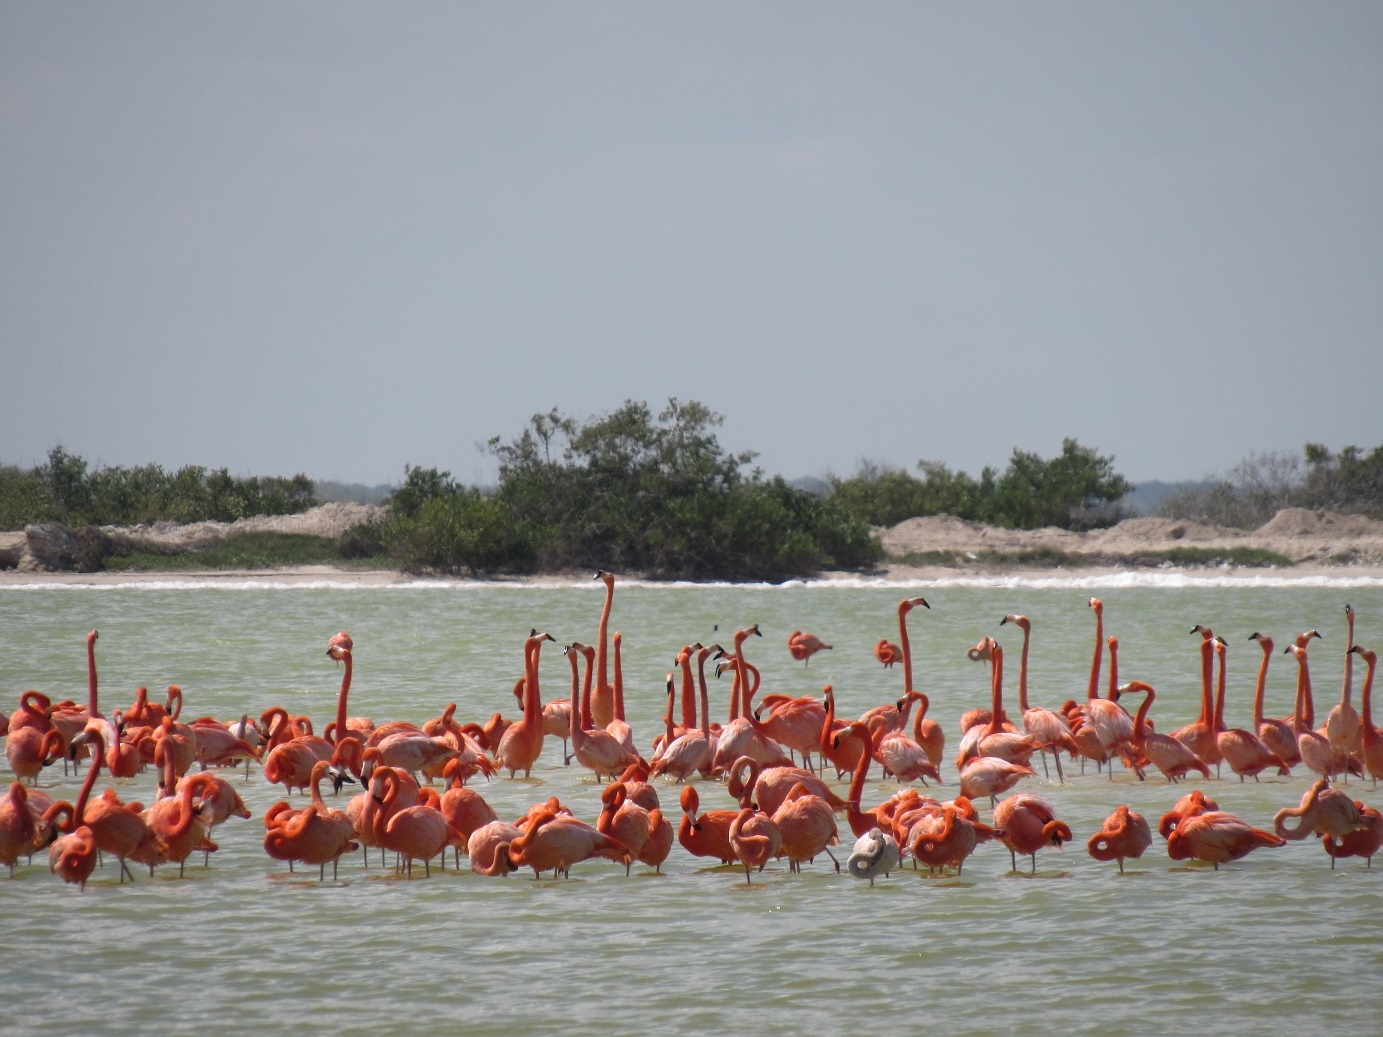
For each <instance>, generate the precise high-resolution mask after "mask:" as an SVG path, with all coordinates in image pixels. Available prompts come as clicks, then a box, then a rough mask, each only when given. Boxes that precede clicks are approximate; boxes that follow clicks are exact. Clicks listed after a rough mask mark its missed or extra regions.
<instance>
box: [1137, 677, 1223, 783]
mask: <svg viewBox="0 0 1383 1037" xmlns="http://www.w3.org/2000/svg"><path fill="white" fill-rule="evenodd" d="M1140 691H1141V692H1143V693H1145V694H1146V695H1147V698H1145V699H1144V700H1143V704H1142V705H1141V706H1139V707H1138V716H1137V717H1136V718H1135V719H1134V721H1133V745H1134V747H1135V748H1136V749H1137V750H1138V751H1139V752H1140V753H1141V754H1142V755H1143V756H1145V757H1147V759H1148V760H1149V761H1150V762H1151V763H1152V765H1153V766H1154V767H1156V768H1157V769H1158V770H1160V771H1161V772H1162V775H1163V777H1165V778H1166V779H1167V783H1168V784H1171V783H1172V782H1175V781H1180V780H1181V779H1182V778H1184V777H1186V772H1187V771H1189V770H1198V771H1200V772H1201V773H1202V774H1203V775H1205V777H1206V778H1209V777H1210V767H1209V766H1208V765H1207V764H1206V762H1205V761H1204V760H1203V759H1201V758H1200V757H1199V756H1197V755H1196V754H1195V753H1194V752H1193V751H1192V750H1191V748H1190V747H1189V746H1187V744H1186V743H1185V742H1182V741H1178V740H1177V739H1176V738H1173V737H1172V736H1171V735H1164V734H1160V733H1158V732H1156V731H1149V730H1148V724H1147V719H1148V710H1149V709H1151V708H1152V704H1153V700H1154V699H1156V698H1157V692H1155V691H1153V689H1152V686H1151V685H1149V684H1145V683H1143V682H1142V681H1129V682H1128V684H1126V685H1124V688H1123V691H1122V694H1129V693H1136V692H1140ZM1116 694H1121V693H1120V692H1116Z"/></svg>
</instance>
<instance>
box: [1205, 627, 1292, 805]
mask: <svg viewBox="0 0 1383 1037" xmlns="http://www.w3.org/2000/svg"><path fill="white" fill-rule="evenodd" d="M1227 648H1228V646H1227V645H1226V644H1225V642H1224V641H1223V640H1222V639H1220V638H1218V637H1217V638H1215V655H1216V656H1217V657H1218V659H1219V679H1218V681H1217V685H1216V691H1215V719H1214V721H1213V724H1214V728H1215V743H1216V745H1217V746H1218V747H1219V750H1220V755H1221V756H1222V757H1224V760H1225V762H1226V763H1228V764H1229V769H1230V770H1232V771H1233V772H1234V773H1235V774H1237V775H1239V781H1240V782H1242V781H1243V780H1244V776H1245V775H1250V776H1252V778H1253V780H1254V781H1257V780H1258V775H1259V774H1260V773H1261V772H1262V771H1265V770H1267V769H1268V768H1269V767H1276V768H1277V771H1278V773H1279V774H1290V773H1291V768H1290V767H1288V766H1287V762H1286V761H1285V760H1283V759H1282V757H1280V756H1278V755H1277V754H1276V753H1275V752H1273V751H1272V750H1271V749H1269V748H1268V747H1267V746H1266V745H1264V744H1263V742H1262V741H1261V740H1260V739H1259V737H1258V736H1257V735H1255V734H1254V733H1253V732H1252V731H1246V730H1244V729H1243V728H1226V727H1225V652H1226V649H1227Z"/></svg>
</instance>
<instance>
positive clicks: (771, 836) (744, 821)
mask: <svg viewBox="0 0 1383 1037" xmlns="http://www.w3.org/2000/svg"><path fill="white" fill-rule="evenodd" d="M782 838H783V837H782V833H780V832H779V831H778V826H777V825H775V824H774V823H773V819H772V818H770V817H769V816H768V815H767V814H764V813H761V812H756V811H755V810H754V808H753V807H747V806H741V807H740V811H739V813H738V814H736V815H735V820H734V821H733V822H731V824H730V846H731V848H733V849H734V851H735V857H736V858H738V860H739V862H740V863H741V864H743V865H744V884H745V885H746V886H752V885H753V884H754V883H753V881H752V879H751V877H750V872H749V869H750V868H757V869H758V870H759V871H763V870H764V865H765V864H767V863H768V862H769V861H770V860H772V859H773V858H774V857H776V856H777V855H778V848H779V846H780V845H782Z"/></svg>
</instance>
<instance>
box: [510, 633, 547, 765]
mask: <svg viewBox="0 0 1383 1037" xmlns="http://www.w3.org/2000/svg"><path fill="white" fill-rule="evenodd" d="M554 640H556V639H555V638H554V637H553V636H552V635H551V634H539V633H536V632H535V633H531V634H529V635H528V639H527V640H526V641H525V642H524V647H523V664H524V674H525V677H524V697H523V718H522V719H520V720H516V721H514V723H512V724H510V725H509V727H508V728H507V729H506V730H505V732H504V735H503V737H501V738H500V740H499V749H498V750H497V751H496V753H495V757H496V758H497V759H498V760H499V765H500V766H501V767H503V768H504V769H506V770H507V771H508V772H509V777H511V778H512V777H513V776H514V775H515V774H516V773H518V772H519V771H523V776H524V777H525V778H527V777H528V776H529V775H530V774H531V773H532V771H533V764H534V762H535V761H536V760H537V759H538V755H539V754H540V753H541V752H542V751H543V731H544V728H543V713H542V710H543V705H542V698H541V697H540V696H539V693H538V655H539V650H540V649H541V648H542V646H543V642H544V641H554Z"/></svg>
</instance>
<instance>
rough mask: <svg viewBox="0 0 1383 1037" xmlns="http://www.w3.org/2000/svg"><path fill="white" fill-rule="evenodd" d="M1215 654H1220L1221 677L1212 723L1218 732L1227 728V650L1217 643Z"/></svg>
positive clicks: (1214, 729)
mask: <svg viewBox="0 0 1383 1037" xmlns="http://www.w3.org/2000/svg"><path fill="white" fill-rule="evenodd" d="M1215 654H1216V655H1217V656H1219V677H1218V678H1217V680H1216V684H1215V721H1214V723H1213V724H1212V725H1211V728H1210V729H1211V730H1212V731H1214V732H1215V733H1216V734H1219V733H1220V732H1221V731H1223V730H1225V652H1224V648H1223V647H1222V646H1219V645H1217V646H1216V648H1215Z"/></svg>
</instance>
